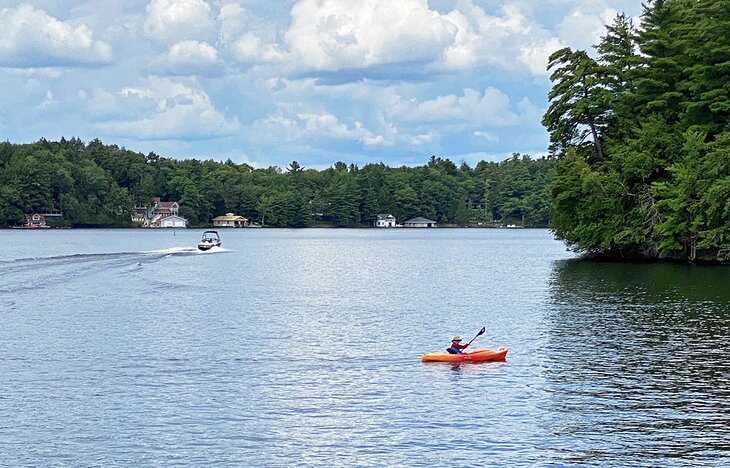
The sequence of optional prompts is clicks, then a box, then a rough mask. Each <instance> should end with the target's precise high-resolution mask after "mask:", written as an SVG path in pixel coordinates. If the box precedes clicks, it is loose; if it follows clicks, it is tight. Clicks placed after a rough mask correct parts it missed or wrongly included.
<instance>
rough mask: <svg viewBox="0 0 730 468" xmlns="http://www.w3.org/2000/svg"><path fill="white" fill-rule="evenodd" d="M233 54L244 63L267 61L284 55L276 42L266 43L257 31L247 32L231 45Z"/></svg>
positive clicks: (278, 58)
mask: <svg viewBox="0 0 730 468" xmlns="http://www.w3.org/2000/svg"><path fill="white" fill-rule="evenodd" d="M231 50H232V51H233V56H234V57H235V58H236V60H238V61H239V62H242V63H267V62H275V61H279V60H281V59H282V58H283V57H284V56H283V54H282V52H281V51H280V50H279V47H278V46H277V45H276V44H264V43H263V41H262V40H261V38H260V37H258V36H257V35H256V34H255V33H252V32H247V33H245V34H244V35H242V36H241V37H240V38H239V39H238V40H237V41H236V42H234V43H233V45H232V46H231Z"/></svg>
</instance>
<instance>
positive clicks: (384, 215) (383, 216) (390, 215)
mask: <svg viewBox="0 0 730 468" xmlns="http://www.w3.org/2000/svg"><path fill="white" fill-rule="evenodd" d="M387 218H393V219H395V216H393V215H392V214H390V213H388V214H379V215H378V219H387Z"/></svg>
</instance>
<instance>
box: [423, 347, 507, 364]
mask: <svg viewBox="0 0 730 468" xmlns="http://www.w3.org/2000/svg"><path fill="white" fill-rule="evenodd" d="M507 351H508V349H507V348H499V349H475V350H474V351H469V352H466V353H463V354H449V353H445V352H442V351H441V352H436V353H426V354H424V355H423V356H422V357H421V362H488V361H504V360H505V359H506V356H507Z"/></svg>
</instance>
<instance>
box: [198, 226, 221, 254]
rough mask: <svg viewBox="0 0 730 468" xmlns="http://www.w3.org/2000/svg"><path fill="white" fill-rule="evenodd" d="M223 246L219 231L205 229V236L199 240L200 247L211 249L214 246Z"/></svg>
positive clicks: (201, 248)
mask: <svg viewBox="0 0 730 468" xmlns="http://www.w3.org/2000/svg"><path fill="white" fill-rule="evenodd" d="M220 246H221V238H220V236H219V235H218V231H205V232H204V233H203V238H202V239H200V242H198V249H200V250H210V249H212V248H213V247H220Z"/></svg>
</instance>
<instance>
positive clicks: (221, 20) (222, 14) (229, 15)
mask: <svg viewBox="0 0 730 468" xmlns="http://www.w3.org/2000/svg"><path fill="white" fill-rule="evenodd" d="M217 20H218V24H219V25H220V28H219V36H220V38H221V40H222V41H223V42H233V41H234V39H235V38H236V37H238V36H240V35H241V34H242V33H243V32H244V30H245V27H246V20H247V15H246V9H245V8H244V7H243V5H241V4H240V3H238V2H231V3H226V4H224V5H221V8H220V11H219V12H218V18H217Z"/></svg>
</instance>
